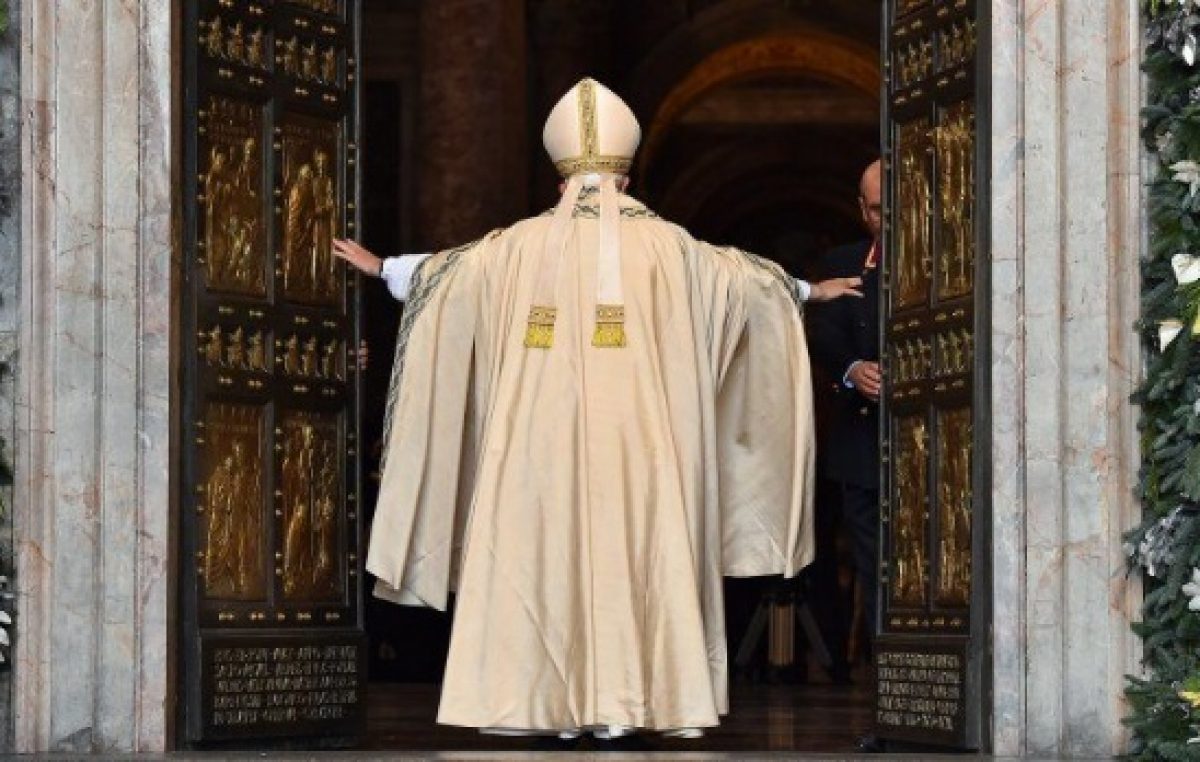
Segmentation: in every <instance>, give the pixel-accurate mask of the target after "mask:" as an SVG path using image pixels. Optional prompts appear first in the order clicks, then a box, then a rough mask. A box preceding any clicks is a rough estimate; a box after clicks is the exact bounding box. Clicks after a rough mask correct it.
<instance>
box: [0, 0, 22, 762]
mask: <svg viewBox="0 0 1200 762" xmlns="http://www.w3.org/2000/svg"><path fill="white" fill-rule="evenodd" d="M7 2H8V11H9V27H8V31H7V32H4V33H2V34H0V366H3V365H8V366H9V367H10V369H11V367H12V364H13V363H14V362H15V359H16V349H17V283H18V281H19V274H20V249H19V246H20V227H19V224H18V223H19V220H20V207H19V204H18V199H19V194H20V190H21V188H20V177H21V175H20V166H21V135H20V122H19V119H18V116H17V115H18V111H19V109H18V88H19V82H20V80H19V76H20V66H19V61H20V28H21V25H20V23H18V22H19V20H20V12H21V9H20V0H7ZM14 391H15V390H14V388H13V377H12V375H11V373H9V374H5V375H0V443H3V444H0V461H3V462H4V463H5V464H8V465H9V466H11V465H12V463H13V450H12V443H13V437H14V436H15V434H16V429H15V426H14V417H13V416H14V412H15V409H14V403H15V396H14ZM12 497H13V494H12V489H11V488H10V487H8V486H7V485H2V484H0V505H3V506H5V507H6V508H8V507H9V506H11V505H12ZM12 565H13V536H12V512H11V509H7V510H4V511H3V512H2V513H0V573H7V572H9V571H10V570H11V569H12ZM12 746H13V739H12V672H11V671H10V670H9V668H8V666H7V665H5V666H4V667H0V753H2V752H5V751H10V750H11V749H12Z"/></svg>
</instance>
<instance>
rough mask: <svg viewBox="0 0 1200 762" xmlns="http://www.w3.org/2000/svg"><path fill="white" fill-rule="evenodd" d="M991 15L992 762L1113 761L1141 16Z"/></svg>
mask: <svg viewBox="0 0 1200 762" xmlns="http://www.w3.org/2000/svg"><path fill="white" fill-rule="evenodd" d="M991 5H992V16H993V18H992V23H993V32H992V37H991V39H992V55H991V58H992V67H991V68H992V77H993V82H992V87H993V99H992V114H991V118H992V159H991V172H992V220H991V223H992V258H993V264H992V379H991V382H992V413H993V426H992V471H993V474H994V485H993V490H992V497H993V534H994V541H993V569H992V576H993V580H994V584H993V607H994V608H993V615H992V620H993V650H994V654H995V664H994V673H993V678H994V680H993V682H994V685H993V688H994V691H993V693H994V721H993V734H994V749H995V752H996V753H997V754H998V755H1005V756H1010V755H1030V756H1038V757H1051V756H1057V755H1062V756H1072V757H1108V756H1110V755H1112V754H1113V753H1115V752H1119V751H1121V750H1123V748H1124V746H1125V744H1126V737H1125V733H1124V731H1123V730H1122V728H1121V724H1120V718H1121V717H1122V716H1123V715H1124V713H1125V707H1124V705H1123V701H1122V686H1123V684H1124V675H1125V674H1126V673H1129V672H1133V671H1135V670H1136V668H1137V656H1138V651H1137V643H1136V639H1135V638H1134V637H1133V635H1132V634H1131V632H1130V630H1129V621H1130V619H1131V618H1132V617H1133V616H1134V614H1135V612H1136V610H1137V605H1138V602H1139V600H1140V593H1139V591H1138V590H1137V589H1136V587H1135V586H1134V585H1133V584H1131V583H1130V582H1129V581H1128V580H1127V579H1126V576H1125V574H1124V568H1123V560H1124V559H1123V552H1122V543H1121V534H1122V532H1123V531H1124V530H1126V529H1128V528H1129V527H1131V526H1133V525H1134V524H1135V523H1136V516H1137V511H1138V508H1137V506H1136V504H1135V503H1134V500H1133V497H1132V485H1133V480H1134V478H1135V475H1136V472H1137V451H1136V443H1137V439H1136V436H1137V431H1136V418H1135V411H1134V410H1133V408H1132V407H1131V406H1130V404H1129V394H1130V392H1131V391H1132V389H1133V386H1134V384H1135V380H1136V379H1137V377H1138V375H1139V372H1140V371H1139V359H1138V348H1137V341H1136V336H1135V335H1134V333H1133V329H1132V326H1133V321H1134V319H1135V316H1136V312H1137V303H1138V302H1137V299H1138V272H1137V269H1138V256H1139V252H1140V251H1141V250H1142V239H1143V233H1142V225H1143V223H1142V218H1143V215H1144V211H1143V204H1142V199H1141V185H1140V183H1141V179H1140V172H1139V170H1140V148H1139V142H1138V134H1137V132H1138V106H1139V104H1140V102H1141V98H1140V90H1139V85H1140V80H1139V73H1138V65H1139V62H1140V59H1141V41H1140V36H1139V31H1138V3H1137V2H1135V0H1121V1H1120V2H1110V3H1097V2H1095V0H993V2H992V4H991Z"/></svg>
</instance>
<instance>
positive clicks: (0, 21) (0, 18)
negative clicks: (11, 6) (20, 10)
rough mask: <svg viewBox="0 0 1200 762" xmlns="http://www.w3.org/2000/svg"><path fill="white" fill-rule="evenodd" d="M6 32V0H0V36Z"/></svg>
mask: <svg viewBox="0 0 1200 762" xmlns="http://www.w3.org/2000/svg"><path fill="white" fill-rule="evenodd" d="M7 31H8V0H0V34H4V33H5V32H7Z"/></svg>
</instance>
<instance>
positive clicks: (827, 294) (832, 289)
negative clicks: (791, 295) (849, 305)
mask: <svg viewBox="0 0 1200 762" xmlns="http://www.w3.org/2000/svg"><path fill="white" fill-rule="evenodd" d="M800 284H801V286H800V291H801V293H804V287H805V286H808V294H807V296H805V301H809V302H829V301H833V300H834V299H840V298H841V297H843V296H856V297H858V298H859V299H861V298H862V291H861V290H859V289H860V287H861V286H862V278H830V279H829V280H823V281H821V282H820V283H806V282H805V281H800Z"/></svg>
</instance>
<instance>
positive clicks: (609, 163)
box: [554, 79, 633, 177]
mask: <svg viewBox="0 0 1200 762" xmlns="http://www.w3.org/2000/svg"><path fill="white" fill-rule="evenodd" d="M579 149H580V151H581V154H580V155H579V156H573V157H571V158H568V159H560V160H559V161H556V162H554V166H555V168H556V169H558V173H559V174H560V175H562V176H563V177H570V176H571V175H578V174H586V173H588V172H598V173H600V174H614V175H624V174H628V173H629V167H630V166H631V165H632V164H633V157H629V156H602V155H600V137H599V131H598V130H597V127H596V83H595V82H594V81H592V80H590V79H585V80H583V81H582V82H580V83H579Z"/></svg>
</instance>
